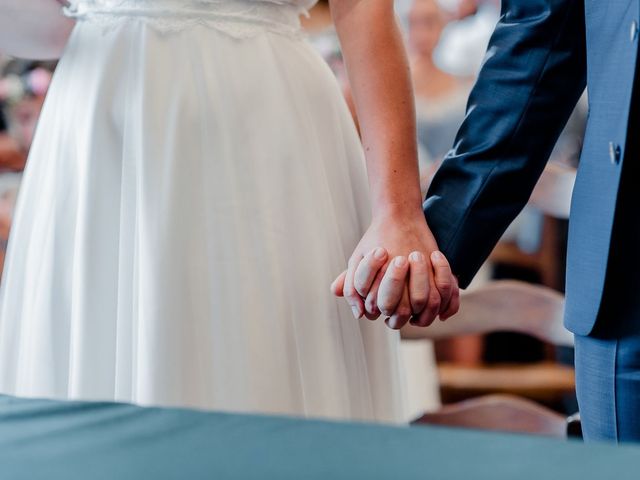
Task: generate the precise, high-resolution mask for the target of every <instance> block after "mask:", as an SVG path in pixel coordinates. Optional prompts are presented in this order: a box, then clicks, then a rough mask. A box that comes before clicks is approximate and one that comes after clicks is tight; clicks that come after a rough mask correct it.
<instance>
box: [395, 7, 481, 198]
mask: <svg viewBox="0 0 640 480" xmlns="http://www.w3.org/2000/svg"><path fill="white" fill-rule="evenodd" d="M408 18H409V22H408V25H409V32H408V41H409V50H410V53H411V70H412V74H413V85H414V92H415V96H416V115H417V128H418V142H419V143H420V146H421V147H422V152H424V153H423V155H421V158H420V160H421V161H420V166H421V184H422V188H423V191H426V188H427V186H428V181H429V179H430V177H431V176H432V175H433V173H434V172H435V169H436V168H437V166H438V165H439V164H440V162H441V161H442V159H443V158H444V156H445V155H446V153H447V152H448V151H449V149H450V148H451V146H452V145H453V140H454V139H455V136H456V133H457V131H458V128H459V127H460V124H461V123H462V120H463V119H464V113H465V107H466V104H467V98H468V96H469V92H470V90H471V82H470V81H469V80H468V79H464V78H460V77H458V76H455V75H451V74H450V73H447V72H445V71H443V70H442V69H441V68H440V67H439V66H438V65H436V63H435V59H434V52H435V50H436V47H437V46H438V44H439V42H440V37H441V34H442V31H443V30H444V28H445V27H446V25H447V23H448V22H449V21H450V20H451V16H450V15H449V14H448V13H447V12H446V11H445V10H444V9H443V8H442V7H441V5H440V4H439V2H438V0H414V2H413V4H412V5H411V9H410V10H409V17H408Z"/></svg>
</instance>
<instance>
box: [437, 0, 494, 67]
mask: <svg viewBox="0 0 640 480" xmlns="http://www.w3.org/2000/svg"><path fill="white" fill-rule="evenodd" d="M438 1H439V2H440V4H441V6H442V8H444V9H445V10H447V11H449V12H450V13H451V15H452V17H453V19H452V20H453V21H452V22H450V23H449V24H448V25H447V26H446V28H445V29H444V30H443V32H442V38H441V41H440V44H439V46H438V48H437V49H436V51H435V54H434V56H435V62H436V64H437V65H438V67H439V68H441V69H442V70H444V71H446V72H448V73H450V74H451V75H456V76H458V77H467V78H475V77H476V75H477V74H478V72H479V70H480V66H481V65H482V60H483V59H484V56H485V53H486V51H487V45H488V44H489V39H490V38H491V34H492V33H493V30H494V28H495V26H496V22H497V21H498V17H499V14H500V0H438Z"/></svg>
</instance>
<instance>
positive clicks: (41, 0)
mask: <svg viewBox="0 0 640 480" xmlns="http://www.w3.org/2000/svg"><path fill="white" fill-rule="evenodd" d="M74 23H75V22H74V21H73V20H72V19H70V18H67V17H65V16H64V15H63V14H62V1H60V2H58V0H1V1H0V52H1V53H4V54H7V55H11V56H14V57H20V58H30V59H38V60H51V59H56V58H59V57H60V55H61V53H62V51H63V49H64V46H65V45H66V43H67V39H68V37H69V34H70V33H71V30H72V29H73V25H74Z"/></svg>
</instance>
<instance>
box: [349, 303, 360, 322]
mask: <svg viewBox="0 0 640 480" xmlns="http://www.w3.org/2000/svg"><path fill="white" fill-rule="evenodd" d="M351 311H352V312H353V316H354V317H355V318H356V320H359V319H360V317H362V313H361V312H360V309H359V308H358V307H356V306H353V307H351Z"/></svg>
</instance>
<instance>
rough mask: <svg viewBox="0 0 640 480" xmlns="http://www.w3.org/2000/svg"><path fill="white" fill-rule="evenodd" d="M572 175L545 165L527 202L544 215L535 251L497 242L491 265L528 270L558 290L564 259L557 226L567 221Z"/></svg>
mask: <svg viewBox="0 0 640 480" xmlns="http://www.w3.org/2000/svg"><path fill="white" fill-rule="evenodd" d="M576 173H577V170H576V169H575V168H572V167H568V166H564V165H561V164H557V163H549V164H548V165H547V167H546V168H545V170H544V172H543V173H542V176H541V177H540V180H539V181H538V183H537V185H536V188H535V189H534V191H533V194H532V195H531V198H530V200H529V206H532V207H535V208H536V209H537V210H539V211H540V212H541V213H542V214H543V215H544V220H543V224H542V233H541V241H540V246H539V248H538V249H537V251H535V252H532V253H527V252H524V251H522V250H521V249H520V248H519V247H518V245H517V243H515V242H511V241H507V242H505V241H501V242H500V243H499V244H498V245H497V246H496V248H495V249H494V251H493V252H492V253H491V257H490V259H491V261H492V262H494V263H499V264H506V265H514V266H517V267H521V268H525V269H528V270H531V271H533V272H535V273H536V274H537V276H538V277H539V278H540V281H541V282H542V284H543V285H546V286H549V287H552V288H556V289H560V288H562V283H563V277H564V265H563V263H562V259H563V258H564V257H563V252H562V249H563V244H562V243H563V236H562V234H561V227H560V224H561V223H562V222H563V221H566V220H567V219H568V218H569V211H570V209H571V195H572V193H573V186H574V184H575V180H576Z"/></svg>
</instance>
